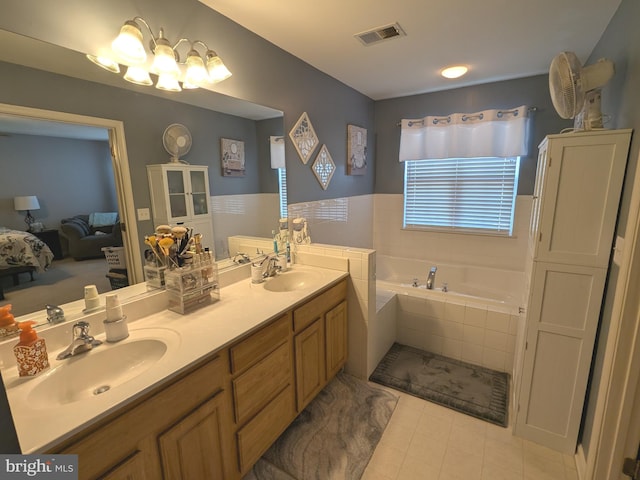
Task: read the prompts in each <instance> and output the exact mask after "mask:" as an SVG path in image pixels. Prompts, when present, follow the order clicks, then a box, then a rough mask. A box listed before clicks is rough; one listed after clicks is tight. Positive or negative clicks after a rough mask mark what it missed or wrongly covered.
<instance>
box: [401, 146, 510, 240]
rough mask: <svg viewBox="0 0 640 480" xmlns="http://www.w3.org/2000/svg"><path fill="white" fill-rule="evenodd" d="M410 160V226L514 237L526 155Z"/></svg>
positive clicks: (406, 207) (406, 216) (407, 182)
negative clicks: (519, 176) (522, 170)
mask: <svg viewBox="0 0 640 480" xmlns="http://www.w3.org/2000/svg"><path fill="white" fill-rule="evenodd" d="M404 164H405V175H404V227H405V228H408V229H429V230H443V231H457V232H464V233H485V234H493V235H504V236H511V234H512V230H513V213H514V209H515V198H516V193H517V185H518V172H519V167H520V157H512V158H445V159H429V160H408V161H405V162H404Z"/></svg>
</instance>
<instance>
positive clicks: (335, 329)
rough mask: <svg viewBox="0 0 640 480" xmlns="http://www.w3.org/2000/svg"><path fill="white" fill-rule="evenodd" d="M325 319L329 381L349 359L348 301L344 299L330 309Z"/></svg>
mask: <svg viewBox="0 0 640 480" xmlns="http://www.w3.org/2000/svg"><path fill="white" fill-rule="evenodd" d="M324 321H325V335H326V342H327V349H326V356H327V382H328V381H329V380H331V379H332V378H333V377H334V376H335V374H336V373H338V371H339V370H340V369H341V368H342V366H343V365H344V364H345V362H346V361H347V302H346V301H344V302H342V303H340V304H338V305H337V306H335V307H334V308H332V309H331V310H329V311H328V312H327V313H326V315H325V317H324Z"/></svg>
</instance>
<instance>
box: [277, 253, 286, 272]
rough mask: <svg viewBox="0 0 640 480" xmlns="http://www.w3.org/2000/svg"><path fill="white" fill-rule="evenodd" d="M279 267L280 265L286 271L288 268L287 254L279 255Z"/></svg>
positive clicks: (282, 270) (281, 269)
mask: <svg viewBox="0 0 640 480" xmlns="http://www.w3.org/2000/svg"><path fill="white" fill-rule="evenodd" d="M277 258H278V267H280V271H281V272H284V271H285V270H286V269H287V256H286V255H278V257H277Z"/></svg>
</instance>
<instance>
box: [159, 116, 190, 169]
mask: <svg viewBox="0 0 640 480" xmlns="http://www.w3.org/2000/svg"><path fill="white" fill-rule="evenodd" d="M162 144H163V145H164V149H165V150H166V151H167V152H168V153H169V155H171V159H170V163H186V164H188V163H189V162H186V161H184V160H181V159H180V157H181V156H182V155H186V154H187V153H189V150H190V149H191V133H190V132H189V129H188V128H187V127H185V126H184V125H182V124H180V123H172V124H171V125H169V126H168V127H167V128H166V129H165V131H164V133H163V134H162Z"/></svg>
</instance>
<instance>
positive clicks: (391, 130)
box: [375, 75, 573, 195]
mask: <svg viewBox="0 0 640 480" xmlns="http://www.w3.org/2000/svg"><path fill="white" fill-rule="evenodd" d="M520 105H527V106H530V107H537V109H538V110H537V112H535V113H533V114H532V116H531V119H532V129H531V137H530V139H529V145H530V146H529V156H528V157H527V158H524V159H522V161H521V163H520V180H519V185H518V194H520V195H531V193H532V192H533V185H534V182H535V173H536V163H537V160H538V144H539V143H540V142H541V141H542V139H543V138H544V137H545V135H547V134H549V133H559V132H560V131H561V130H562V129H563V128H567V127H570V126H572V124H573V122H572V121H567V120H563V119H561V118H560V117H559V116H558V114H557V113H556V111H555V109H554V108H553V104H552V103H551V97H550V96H549V84H548V76H547V75H538V76H535V77H528V78H521V79H517V80H507V81H503V82H496V83H488V84H484V85H475V86H471V87H465V88H458V89H454V90H446V91H442V92H435V93H428V94H423V95H412V96H409V97H402V98H393V99H389V100H381V101H378V102H376V104H375V131H376V137H377V141H376V183H375V192H376V193H403V189H404V169H403V166H402V164H401V163H400V162H398V151H399V149H400V127H399V126H398V122H400V120H401V119H403V118H421V117H424V116H427V115H448V114H450V113H456V112H460V113H467V112H468V113H472V112H478V111H481V110H488V109H493V108H513V107H519V106H520Z"/></svg>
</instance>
